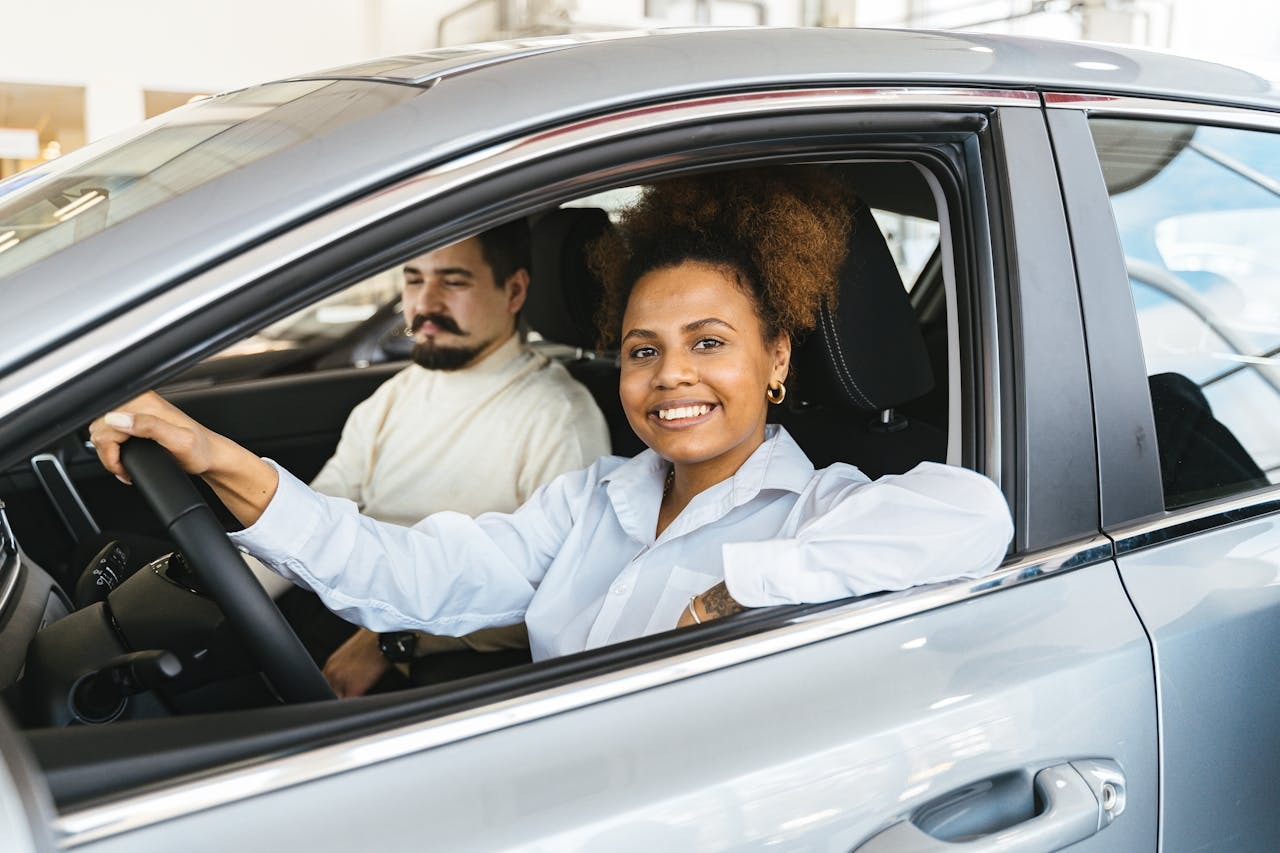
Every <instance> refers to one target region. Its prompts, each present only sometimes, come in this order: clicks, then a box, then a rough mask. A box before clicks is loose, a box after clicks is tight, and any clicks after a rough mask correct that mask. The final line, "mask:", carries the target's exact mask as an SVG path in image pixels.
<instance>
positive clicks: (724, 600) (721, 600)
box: [698, 581, 747, 619]
mask: <svg viewBox="0 0 1280 853" xmlns="http://www.w3.org/2000/svg"><path fill="white" fill-rule="evenodd" d="M698 602H699V603H700V604H701V605H702V609H703V611H704V612H705V613H706V614H707V617H708V618H710V619H719V618H720V617H721V616H731V615H733V614H734V613H740V612H742V611H743V610H746V609H747V608H745V607H743V606H742V605H741V604H739V603H738V602H736V601H734V600H733V596H732V595H730V594H729V587H727V586H725V583H724V581H721V582H720V583H718V584H716V585H715V586H713V587H711V589H709V590H707V591H706V592H704V593H702V595H700V596H698Z"/></svg>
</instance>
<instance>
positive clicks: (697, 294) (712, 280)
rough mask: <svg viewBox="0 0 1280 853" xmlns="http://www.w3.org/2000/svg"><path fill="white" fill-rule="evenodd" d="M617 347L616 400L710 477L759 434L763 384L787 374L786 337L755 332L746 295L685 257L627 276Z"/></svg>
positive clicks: (646, 435)
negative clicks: (631, 281)
mask: <svg viewBox="0 0 1280 853" xmlns="http://www.w3.org/2000/svg"><path fill="white" fill-rule="evenodd" d="M621 349H622V380H621V384H620V389H619V390H620V394H621V397H622V408H623V410H624V411H625V412H626V414H627V420H628V421H630V423H631V428H632V429H634V430H635V432H636V435H638V436H640V439H641V440H642V441H643V442H644V443H645V444H647V445H648V446H649V447H651V448H653V449H654V450H655V451H657V453H658V455H660V456H662V457H663V458H664V459H668V460H670V461H672V462H674V463H677V464H684V465H689V464H696V465H699V466H709V469H708V471H707V473H709V474H714V475H715V476H716V477H717V479H723V478H724V477H728V476H730V475H732V474H733V472H735V471H737V470H738V467H739V466H740V465H741V464H742V463H743V462H744V461H746V459H747V457H748V456H750V455H751V453H752V451H754V450H755V449H756V448H757V447H759V446H760V443H761V442H762V441H764V423H765V410H766V407H767V405H768V404H767V402H766V399H765V389H767V388H768V387H769V385H770V384H771V383H776V382H779V381H782V380H783V379H785V378H786V375H787V364H788V361H789V359H790V357H791V343H790V341H789V340H788V339H787V337H786V336H785V335H783V336H780V337H779V339H778V340H776V341H771V342H766V341H765V340H764V335H763V329H762V326H761V322H760V317H759V315H758V314H757V313H756V309H755V306H754V304H753V303H752V300H751V298H750V297H749V296H748V295H747V293H746V292H745V291H744V290H743V289H742V288H741V287H739V286H738V284H737V283H736V282H735V281H734V279H733V278H731V277H730V275H729V274H728V272H727V271H725V270H723V269H721V268H719V267H716V266H712V265H710V264H704V263H697V262H692V261H686V262H684V263H682V264H680V265H678V266H674V267H668V268H666V269H660V270H655V271H653V272H650V273H648V274H646V275H644V276H642V277H641V278H640V280H639V281H637V282H636V285H635V287H634V288H633V289H632V291H631V297H630V299H628V301H627V309H626V313H625V315H624V316H623V318H622V343H621ZM711 469H714V470H711Z"/></svg>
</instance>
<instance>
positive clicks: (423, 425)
mask: <svg viewBox="0 0 1280 853" xmlns="http://www.w3.org/2000/svg"><path fill="white" fill-rule="evenodd" d="M530 269H531V262H530V238H529V228H528V225H527V224H526V223H525V221H524V220H523V219H518V220H515V221H514V222H510V223H507V224H505V225H502V226H499V227H497V228H494V229H492V230H490V231H488V232H485V233H483V234H481V235H479V236H477V237H472V238H470V239H467V240H463V241H461V242H459V243H455V244H453V245H450V246H446V247H444V248H442V249H438V250H436V251H434V252H428V253H427V254H425V255H420V256H418V257H416V258H413V259H411V260H410V261H408V262H407V263H406V264H405V265H404V292H403V310H404V320H405V334H406V335H408V336H412V338H413V344H414V346H413V356H412V357H413V361H414V364H412V365H410V366H408V367H406V368H405V369H404V370H402V371H400V372H399V373H397V374H396V375H395V376H393V377H392V378H391V379H389V380H388V381H387V382H385V383H384V384H383V385H382V386H381V387H379V388H378V390H377V391H375V392H374V393H373V395H372V396H370V397H369V398H368V399H367V400H365V401H364V402H362V403H360V405H358V406H356V408H355V409H354V410H352V412H351V415H350V417H349V418H348V420H347V423H346V425H345V426H344V427H343V430H342V437H341V439H340V441H339V443H338V447H337V450H335V452H334V454H333V457H332V458H331V459H329V461H328V462H327V463H326V464H325V466H324V468H323V469H322V470H321V471H320V473H319V474H318V475H317V476H316V478H315V479H314V480H313V481H312V483H311V485H312V487H313V488H315V489H316V490H317V491H319V492H323V493H325V494H329V495H334V496H337V497H344V498H348V499H350V500H352V501H355V502H356V503H357V504H358V505H359V507H360V510H361V512H363V513H364V514H366V515H369V516H372V517H373V518H377V519H380V520H384V521H390V522H393V523H397V524H403V525H410V524H413V523H415V522H417V521H419V520H420V519H421V518H423V517H424V516H427V515H430V514H431V513H434V512H438V511H440V510H453V511H456V512H462V513H466V514H468V515H479V514H480V513H484V512H490V511H495V512H511V511H513V510H514V509H516V507H518V506H520V505H521V504H522V503H524V502H525V500H526V499H528V497H529V496H530V495H531V494H532V493H533V492H534V490H536V489H537V488H538V487H539V486H541V485H542V484H543V483H546V482H547V481H549V480H551V479H553V478H554V477H556V476H557V475H559V474H562V473H564V472H566V471H572V470H576V469H579V468H585V467H587V466H588V465H589V464H590V463H592V462H594V461H595V460H596V459H597V458H599V457H600V456H603V455H606V454H608V453H609V450H610V448H609V432H608V428H607V427H606V425H605V420H604V417H603V415H601V413H600V410H599V409H598V408H597V407H596V405H595V401H594V400H593V399H592V397H591V394H590V393H589V392H588V391H587V390H586V389H585V388H584V387H583V386H582V385H580V384H578V383H577V382H576V381H575V380H574V379H573V378H572V377H571V376H570V375H569V373H568V371H566V370H565V369H564V368H563V367H562V366H561V365H559V364H558V363H556V362H554V361H550V360H549V359H547V358H546V357H545V356H542V355H539V354H537V353H535V352H534V351H533V350H531V349H530V348H529V347H527V346H526V345H525V344H524V343H523V342H522V341H521V337H520V335H519V333H518V331H517V319H518V315H519V312H520V308H521V306H522V305H523V304H524V301H525V297H526V295H527V294H528V289H529V287H530V272H529V271H530ZM380 640H382V642H381V643H380ZM389 641H390V642H389ZM527 645H528V638H527V635H526V634H525V631H524V626H523V625H514V626H511V627H509V628H495V629H489V630H484V631H479V632H477V633H475V634H472V635H470V636H467V637H462V638H453V637H434V636H429V635H425V634H411V635H407V634H401V635H397V636H395V637H394V638H388V637H382V638H380V637H379V635H378V634H375V633H373V632H371V631H368V630H365V629H360V630H357V631H356V632H355V633H354V634H352V635H351V636H350V637H349V638H348V639H347V640H346V642H345V643H343V644H342V645H341V646H340V647H339V648H338V649H337V650H336V651H335V652H333V654H332V655H330V656H329V658H328V661H327V663H326V664H325V666H324V674H325V677H326V678H327V679H328V680H329V682H330V684H332V685H333V688H334V691H335V692H336V693H337V694H338V695H339V696H344V697H345V696H359V695H361V694H363V693H365V692H367V691H368V690H369V689H370V688H371V687H372V686H373V685H374V684H375V683H376V682H378V680H379V679H380V678H381V677H382V676H383V675H384V674H385V673H387V671H388V670H389V668H390V667H391V665H392V661H391V660H390V659H389V658H395V659H396V662H398V663H402V662H404V661H405V660H406V659H409V658H422V657H424V656H426V655H432V654H436V653H440V652H449V651H464V650H468V649H470V650H473V651H479V652H490V651H498V650H503V649H521V648H527Z"/></svg>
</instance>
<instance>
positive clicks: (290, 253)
mask: <svg viewBox="0 0 1280 853" xmlns="http://www.w3.org/2000/svg"><path fill="white" fill-rule="evenodd" d="M1039 104H1040V100H1039V95H1038V94H1036V93H1035V92H1030V91H1024V90H1017V89H1007V90H1006V89H963V88H951V87H927V86H920V87H851V88H823V89H790V90H782V91H765V92H755V93H742V94H732V95H718V96H710V97H700V98H692V99H685V100H680V101H674V102H671V103H667V104H656V105H652V106H646V107H638V108H631V109H624V110H621V111H619V112H617V113H614V114H612V115H608V116H601V117H598V118H591V119H585V120H581V121H577V122H571V123H569V124H566V125H564V126H562V127H558V128H555V129H553V130H547V131H540V132H537V133H533V134H529V135H527V136H524V137H521V138H518V139H514V140H511V141H509V142H503V143H498V144H496V145H491V146H489V147H487V148H484V149H481V150H479V151H476V152H474V153H471V154H465V155H462V156H460V157H457V158H454V159H452V160H448V161H446V162H444V163H442V164H440V165H437V166H435V167H433V168H429V169H427V170H425V171H424V172H422V173H420V174H418V175H415V176H413V177H411V178H407V179H405V180H403V181H400V182H399V183H397V184H394V185H392V186H390V187H388V188H386V189H383V190H379V191H376V192H373V193H371V194H369V195H367V196H365V197H363V198H361V199H358V200H357V201H354V202H352V203H350V204H346V205H343V206H341V207H339V208H337V209H335V210H333V211H330V212H328V213H325V214H322V215H320V216H318V217H316V218H314V219H312V220H310V221H308V222H305V223H303V224H301V225H298V226H297V227H295V228H292V229H290V230H289V231H287V232H286V233H284V234H282V235H280V236H278V237H276V238H274V239H271V240H268V241H266V242H265V243H263V244H261V245H258V246H256V247H254V248H253V249H250V250H249V251H246V252H244V253H242V254H239V255H237V256H235V257H233V258H231V259H230V260H228V261H225V262H223V263H221V264H219V265H217V266H216V267H214V268H213V269H211V270H209V271H207V272H204V273H202V274H199V275H197V276H195V277H193V278H191V279H188V280H187V281H185V282H183V283H181V284H179V285H177V286H175V287H173V288H171V289H170V290H168V291H166V292H164V293H162V294H159V295H156V296H154V297H152V298H150V299H148V300H147V301H146V302H144V303H143V304H141V305H140V306H138V307H137V308H135V309H133V310H132V311H128V312H125V313H123V314H121V315H120V316H117V317H114V318H109V319H107V320H106V321H105V322H102V323H100V324H97V325H96V326H94V327H92V328H90V329H88V330H87V331H85V332H83V333H82V334H80V335H78V336H77V337H76V339H75V340H73V341H70V342H67V343H66V344H65V345H62V346H58V347H56V348H55V349H54V350H52V351H51V352H50V353H49V354H47V355H45V356H42V357H39V358H36V359H35V360H33V361H30V362H28V363H27V364H25V365H23V366H21V367H19V368H18V369H16V370H13V371H11V372H10V373H9V374H8V375H6V376H4V377H3V378H0V419H3V418H6V417H9V416H10V415H11V414H13V413H14V412H16V411H20V410H21V409H22V408H23V407H25V406H29V405H31V404H32V403H34V402H35V401H36V400H38V399H40V398H41V397H43V396H45V395H46V394H49V393H51V392H53V391H55V390H56V389H58V388H60V387H62V386H63V385H66V384H67V383H69V382H71V381H72V380H73V379H75V378H76V377H77V376H80V375H81V374H82V373H84V372H86V371H89V370H92V369H93V368H95V367H96V366H97V365H98V364H101V363H102V362H104V361H107V360H109V359H111V358H114V357H116V356H117V355H118V354H120V353H122V352H125V351H126V350H128V349H129V348H131V347H134V346H136V345H137V344H139V343H141V342H142V341H144V340H146V339H147V338H149V337H151V336H153V335H155V334H158V333H160V332H161V331H163V330H165V329H167V328H169V327H171V326H173V325H175V324H176V323H178V322H180V321H182V320H184V319H185V318H187V317H189V316H191V315H193V314H196V313H198V312H200V311H202V310H204V309H206V308H207V307H208V306H210V305H213V304H215V303H217V302H219V301H221V300H223V299H225V298H228V297H229V296H231V295H233V294H235V293H237V292H239V291H241V290H243V289H245V288H247V287H249V286H250V285H252V284H253V283H254V282H255V281H257V280H259V279H261V278H262V277H264V276H266V275H269V274H270V273H272V272H275V271H276V270H278V269H281V268H283V267H285V266H287V265H289V264H293V263H296V262H297V261H298V260H300V259H301V258H303V257H305V256H307V255H309V254H311V253H313V252H315V251H317V250H319V249H321V248H322V247H324V246H326V245H328V244H329V243H332V242H334V241H336V240H339V239H342V238H343V237H346V236H348V235H351V234H353V233H356V232H358V231H360V230H362V229H364V228H367V227H370V226H373V225H374V224H376V223H377V222H378V221H380V220H382V219H385V218H386V217H388V216H391V215H394V214H396V213H398V212H401V211H404V210H406V209H409V208H412V207H416V206H418V205H421V204H424V203H426V202H429V201H430V200H432V199H434V198H437V197H439V196H442V195H444V194H446V193H449V192H452V191H455V190H457V189H458V188H460V187H462V186H464V185H466V184H468V183H470V182H473V181H477V180H480V179H483V178H486V177H489V176H491V175H494V174H497V173H500V172H503V171H506V170H509V169H512V168H516V167H519V166H522V165H524V164H527V163H530V162H533V161H535V160H539V159H543V158H547V157H551V156H556V155H560V154H564V153H567V152H569V151H572V150H576V149H581V148H586V147H590V146H593V145H596V144H599V143H602V142H606V141H610V140H614V139H618V138H622V137H626V136H630V135H633V134H636V133H640V132H645V131H652V130H655V129H658V128H672V127H679V126H683V125H690V124H702V123H706V122H707V121H711V120H722V119H730V118H741V117H749V116H753V115H759V114H764V113H776V112H780V111H785V112H802V111H818V110H836V109H869V108H898V107H909V108H913V109H921V108H930V107H932V108H938V107H941V108H957V109H959V108H973V107H994V106H1001V105H1003V106H1006V107H1028V108H1035V109H1038V108H1039Z"/></svg>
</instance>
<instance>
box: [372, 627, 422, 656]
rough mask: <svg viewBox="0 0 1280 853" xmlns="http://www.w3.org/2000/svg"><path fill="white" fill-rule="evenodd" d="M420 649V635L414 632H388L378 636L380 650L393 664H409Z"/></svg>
mask: <svg viewBox="0 0 1280 853" xmlns="http://www.w3.org/2000/svg"><path fill="white" fill-rule="evenodd" d="M417 648H418V635H417V634H415V633H414V632H412V631H388V632H387V633H385V634H379V635H378V649H379V650H381V652H382V656H383V657H384V658H386V659H387V660H389V661H391V662H392V663H409V662H410V661H412V660H413V653H414V652H415V651H417Z"/></svg>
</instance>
